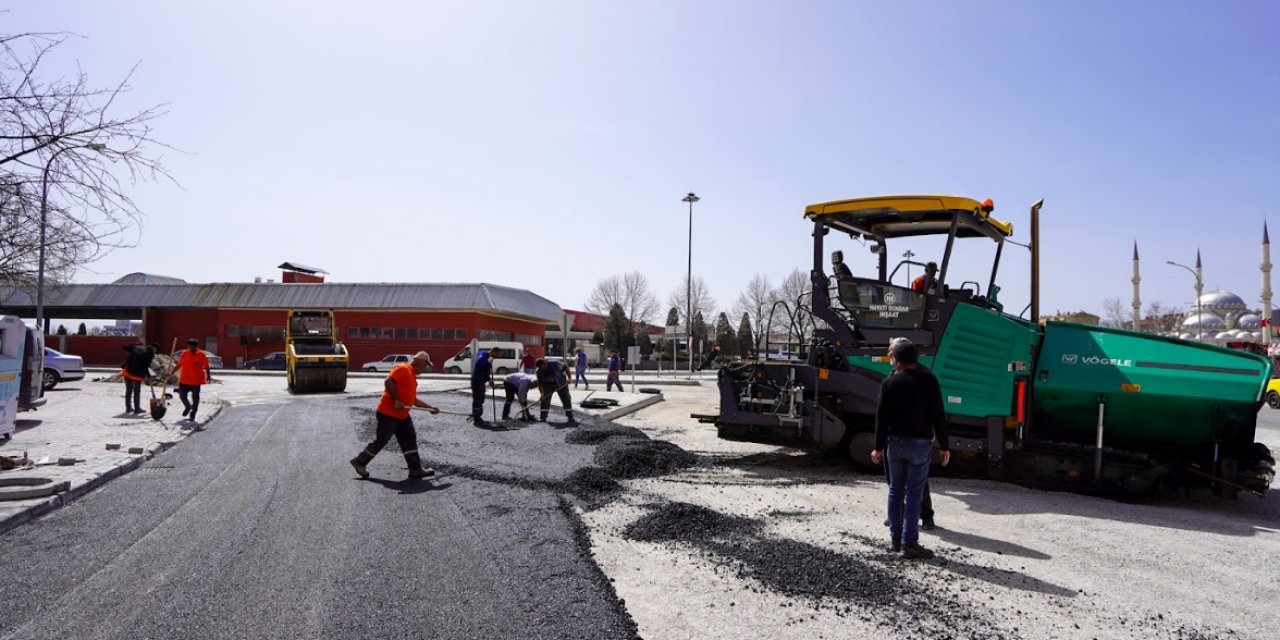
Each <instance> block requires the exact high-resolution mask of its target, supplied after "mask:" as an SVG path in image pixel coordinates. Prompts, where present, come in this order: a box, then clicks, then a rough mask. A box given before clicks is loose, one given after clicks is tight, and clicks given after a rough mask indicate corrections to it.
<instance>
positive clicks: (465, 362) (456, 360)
mask: <svg viewBox="0 0 1280 640" xmlns="http://www.w3.org/2000/svg"><path fill="white" fill-rule="evenodd" d="M494 347H497V348H498V357H497V359H495V360H494V361H493V374H494V375H502V376H505V375H507V374H508V373H511V372H512V371H519V370H520V359H521V358H523V357H524V344H522V343H519V342H486V341H484V340H481V341H479V342H477V341H475V340H472V341H471V344H469V345H467V346H465V347H463V348H462V350H461V351H459V352H458V353H457V355H455V356H453V357H452V358H449V359H448V360H446V361H445V363H444V372H445V373H467V374H469V373H471V361H472V358H473V357H474V356H475V352H476V351H477V350H478V351H488V350H489V349H492V348H494Z"/></svg>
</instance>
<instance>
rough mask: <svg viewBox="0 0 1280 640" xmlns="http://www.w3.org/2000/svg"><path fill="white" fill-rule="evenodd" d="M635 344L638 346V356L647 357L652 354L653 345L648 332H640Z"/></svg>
mask: <svg viewBox="0 0 1280 640" xmlns="http://www.w3.org/2000/svg"><path fill="white" fill-rule="evenodd" d="M636 344H638V345H640V355H643V356H648V355H650V354H652V353H653V350H654V347H655V345H654V344H653V339H652V338H650V337H649V332H648V331H641V332H640V335H639V336H636Z"/></svg>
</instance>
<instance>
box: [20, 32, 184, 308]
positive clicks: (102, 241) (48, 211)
mask: <svg viewBox="0 0 1280 640" xmlns="http://www.w3.org/2000/svg"><path fill="white" fill-rule="evenodd" d="M69 37H70V36H69V35H68V34H45V33H23V34H16V35H3V34H0V222H3V232H0V285H13V286H17V287H20V288H23V289H26V290H32V289H34V282H35V280H36V274H37V271H38V264H37V262H38V254H39V249H40V246H41V245H40V238H39V236H40V229H41V227H42V226H43V228H44V229H45V235H46V237H45V242H44V249H45V272H46V278H47V280H48V281H49V282H52V283H55V284H56V283H58V282H61V281H65V280H67V279H69V278H70V277H71V275H72V274H73V273H74V272H75V270H76V268H77V267H78V266H81V265H84V264H86V263H88V262H92V261H94V260H96V259H98V258H101V257H102V256H104V255H106V254H107V253H109V252H110V251H111V250H112V249H116V248H119V247H127V246H133V244H134V243H135V240H134V239H133V237H131V235H130V233H129V232H130V231H132V230H135V229H136V228H137V227H139V226H140V221H141V217H142V212H141V211H140V210H139V209H138V207H137V205H136V204H135V203H134V202H133V200H132V199H131V198H130V197H129V195H128V194H127V193H126V188H125V187H126V183H124V182H121V179H120V177H119V176H117V175H116V173H115V172H116V171H119V172H121V173H124V174H127V175H128V181H127V182H129V183H132V182H136V181H137V180H138V179H140V178H145V179H153V180H154V179H160V178H166V179H168V178H169V174H168V173H167V171H166V170H165V169H164V167H163V165H162V164H161V162H160V158H159V157H158V156H156V155H153V153H152V151H153V150H154V149H155V148H156V147H164V148H168V147H167V145H164V144H162V143H160V142H158V141H156V140H155V139H154V138H152V132H151V122H152V121H153V120H155V119H156V118H158V117H160V116H161V115H163V112H161V111H160V110H159V107H152V108H149V109H144V110H142V111H139V112H134V113H128V112H126V113H125V114H123V115H121V114H119V113H118V112H119V111H120V110H121V109H120V108H119V107H118V106H117V101H118V100H119V98H120V96H121V94H123V93H125V92H127V91H128V90H129V88H130V87H129V84H128V83H129V79H130V78H131V77H132V75H133V71H132V70H130V72H129V74H127V75H126V76H125V78H124V79H123V80H122V81H120V82H119V83H118V84H116V85H115V86H109V87H97V86H93V85H91V84H90V83H89V79H88V76H87V75H86V74H84V73H83V72H78V73H76V74H74V75H70V76H67V75H63V74H62V73H61V72H56V71H55V72H51V73H49V74H48V77H49V78H51V79H45V73H44V72H45V69H44V68H43V67H42V65H45V66H47V65H48V64H51V63H47V60H48V59H50V58H52V55H53V53H54V52H55V50H56V49H57V47H58V46H59V45H61V44H63V43H64V42H66V41H67V38H69ZM46 191H47V198H46V197H45V194H46ZM42 204H43V205H44V209H45V218H46V221H45V223H44V224H43V225H42V224H41V208H42Z"/></svg>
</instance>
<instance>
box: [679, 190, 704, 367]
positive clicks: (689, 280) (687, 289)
mask: <svg viewBox="0 0 1280 640" xmlns="http://www.w3.org/2000/svg"><path fill="white" fill-rule="evenodd" d="M701 199H702V198H699V197H698V196H695V195H693V192H692V191H690V192H689V195H687V196H685V197H684V198H681V200H680V201H681V202H688V203H689V270H688V272H686V274H685V280H684V305H685V310H684V335H685V343H686V344H687V345H688V349H687V350H688V352H689V354H688V355H689V377H690V378H692V377H693V203H695V202H697V201H699V200H701Z"/></svg>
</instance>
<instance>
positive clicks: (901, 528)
mask: <svg viewBox="0 0 1280 640" xmlns="http://www.w3.org/2000/svg"><path fill="white" fill-rule="evenodd" d="M932 455H933V439H929V440H924V439H921V438H894V437H891V438H889V446H888V447H887V451H886V452H885V459H886V462H887V464H888V467H889V535H890V536H891V537H892V538H893V539H894V540H900V541H901V542H902V545H903V546H911V545H913V544H916V543H918V542H919V541H920V529H919V527H920V496H921V495H923V494H924V483H925V481H926V480H928V479H929V460H930V457H931V456H932Z"/></svg>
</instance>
